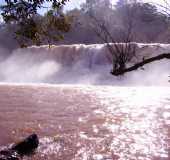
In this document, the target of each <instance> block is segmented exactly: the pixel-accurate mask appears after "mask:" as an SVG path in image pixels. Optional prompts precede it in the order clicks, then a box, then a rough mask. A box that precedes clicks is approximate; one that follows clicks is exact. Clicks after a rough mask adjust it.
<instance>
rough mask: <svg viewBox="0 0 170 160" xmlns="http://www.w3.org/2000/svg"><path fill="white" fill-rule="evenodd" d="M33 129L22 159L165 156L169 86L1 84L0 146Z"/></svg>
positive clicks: (146, 159)
mask: <svg viewBox="0 0 170 160" xmlns="http://www.w3.org/2000/svg"><path fill="white" fill-rule="evenodd" d="M31 133H37V134H38V135H39V137H40V146H39V148H38V150H37V151H36V152H35V154H34V155H32V156H31V157H24V159H25V160H112V159H113V160H169V159H170V146H169V145H170V88H168V87H111V86H73V85H72V86H71V85H70V86H69V85H58V86H57V85H56V86H54V85H24V84H23V85H16V84H15V85H14V84H13V85H12V84H1V85H0V145H1V147H3V146H6V145H9V144H12V143H14V142H18V141H19V140H21V139H22V138H24V137H26V136H27V135H29V134H31Z"/></svg>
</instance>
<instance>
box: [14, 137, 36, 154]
mask: <svg viewBox="0 0 170 160" xmlns="http://www.w3.org/2000/svg"><path fill="white" fill-rule="evenodd" d="M38 145H39V140H38V136H37V135H36V134H32V135H30V136H29V137H27V138H26V139H24V140H23V141H21V142H19V143H18V144H15V145H14V146H12V148H11V149H12V150H14V151H16V152H17V153H18V154H20V155H25V154H29V153H31V152H33V151H34V150H35V149H36V148H37V147H38Z"/></svg>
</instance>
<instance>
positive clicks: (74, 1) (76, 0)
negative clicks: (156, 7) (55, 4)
mask: <svg viewBox="0 0 170 160" xmlns="http://www.w3.org/2000/svg"><path fill="white" fill-rule="evenodd" d="M4 1H5V0H0V5H1V4H3V2H4ZM85 1H86V0H70V2H68V3H67V5H66V6H65V9H66V10H69V9H73V8H78V7H80V4H81V3H83V2H85ZM117 1H118V0H112V2H113V3H116V2H117ZM139 1H143V2H155V3H159V4H161V3H162V4H163V1H164V0H139Z"/></svg>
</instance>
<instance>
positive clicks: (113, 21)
mask: <svg viewBox="0 0 170 160" xmlns="http://www.w3.org/2000/svg"><path fill="white" fill-rule="evenodd" d="M67 15H71V16H73V17H74V21H73V24H72V28H71V30H70V32H69V33H68V34H67V36H66V37H65V42H67V43H69V44H70V43H86V44H90V43H103V41H102V40H101V38H100V37H99V36H98V35H97V34H96V32H95V31H96V30H98V29H99V25H104V26H106V27H107V30H108V31H109V33H110V34H111V35H112V37H114V39H115V41H116V42H124V37H126V34H127V32H129V31H128V30H129V29H131V32H132V36H133V41H135V42H144V43H154V42H160V43H169V42H170V21H169V20H170V19H169V17H168V15H167V14H164V13H161V12H160V11H159V10H158V9H157V6H155V5H153V4H150V3H138V2H132V3H126V1H124V0H119V1H118V3H117V4H116V5H112V4H111V1H110V0H89V1H88V0H87V1H86V3H84V4H82V6H81V8H80V9H74V10H71V11H69V12H68V13H67ZM100 29H101V28H100ZM101 32H102V30H101Z"/></svg>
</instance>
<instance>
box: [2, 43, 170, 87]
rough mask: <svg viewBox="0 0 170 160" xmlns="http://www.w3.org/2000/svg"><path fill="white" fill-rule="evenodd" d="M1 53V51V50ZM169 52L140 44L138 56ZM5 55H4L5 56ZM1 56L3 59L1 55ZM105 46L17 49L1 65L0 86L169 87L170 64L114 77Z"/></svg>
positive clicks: (163, 47) (168, 47) (165, 62)
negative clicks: (34, 84)
mask: <svg viewBox="0 0 170 160" xmlns="http://www.w3.org/2000/svg"><path fill="white" fill-rule="evenodd" d="M0 51H1V50H0ZM168 51H170V45H163V44H150V45H145V44H138V54H139V55H140V56H141V57H142V56H143V55H145V56H148V55H147V54H148V53H152V54H153V53H154V54H159V53H163V52H168ZM4 52H5V51H3V53H4ZM0 55H3V54H2V52H0ZM110 61H111V60H109V59H108V51H107V48H106V46H105V45H104V44H103V45H97V44H95V45H88V46H86V45H81V44H80V45H70V46H66V45H62V46H53V47H52V48H51V49H49V48H48V47H47V46H41V47H30V48H27V49H17V50H15V51H13V52H12V54H11V55H10V56H9V57H8V58H4V59H3V61H2V60H1V63H0V82H19V83H56V84H97V85H165V86H167V85H170V83H169V82H168V78H169V77H168V76H169V74H170V71H169V68H170V62H169V61H168V60H162V61H160V62H155V63H153V64H149V65H146V66H145V67H144V68H145V70H141V69H139V70H137V71H133V72H130V73H127V74H125V76H122V77H115V76H112V75H111V74H110V71H111V68H112V64H111V63H110Z"/></svg>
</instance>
